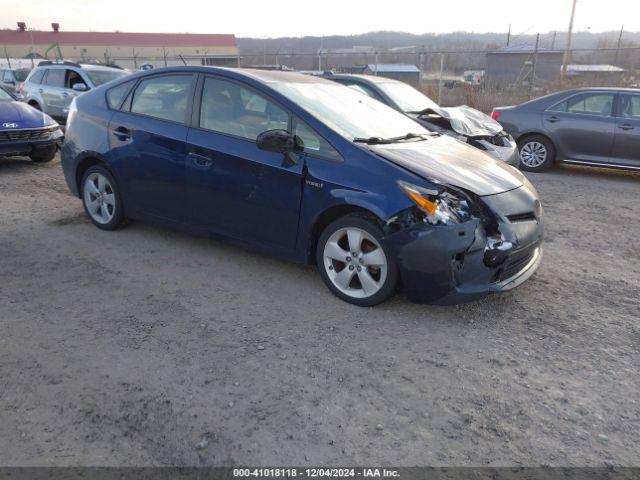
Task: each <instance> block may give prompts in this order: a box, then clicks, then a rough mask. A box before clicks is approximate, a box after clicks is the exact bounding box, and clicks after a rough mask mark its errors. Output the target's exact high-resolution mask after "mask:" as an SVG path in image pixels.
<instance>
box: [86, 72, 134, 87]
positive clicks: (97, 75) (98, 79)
mask: <svg viewBox="0 0 640 480" xmlns="http://www.w3.org/2000/svg"><path fill="white" fill-rule="evenodd" d="M84 72H85V73H86V74H87V75H88V76H89V78H90V79H91V81H92V82H93V84H94V85H95V86H96V87H99V86H100V85H102V84H103V83H107V82H110V81H111V80H115V79H116V78H120V77H124V76H125V75H128V73H127V72H125V71H124V70H85V71H84Z"/></svg>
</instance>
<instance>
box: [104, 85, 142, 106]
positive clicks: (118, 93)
mask: <svg viewBox="0 0 640 480" xmlns="http://www.w3.org/2000/svg"><path fill="white" fill-rule="evenodd" d="M134 83H135V80H130V81H128V82H125V83H122V84H120V85H118V86H116V87H113V88H110V89H109V90H108V91H107V105H108V106H109V108H110V109H112V110H120V107H121V106H122V102H123V101H124V99H125V97H126V96H127V94H128V93H129V91H130V90H131V87H133V84H134Z"/></svg>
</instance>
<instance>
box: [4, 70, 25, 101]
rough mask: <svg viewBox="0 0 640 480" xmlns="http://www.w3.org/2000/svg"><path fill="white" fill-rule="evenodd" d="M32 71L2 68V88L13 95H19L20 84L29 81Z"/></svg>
mask: <svg viewBox="0 0 640 480" xmlns="http://www.w3.org/2000/svg"><path fill="white" fill-rule="evenodd" d="M30 71H31V70H30V69H29V68H0V79H2V86H3V87H4V88H5V90H9V91H10V92H11V93H12V94H14V95H16V94H18V93H19V90H18V89H19V87H20V84H21V83H22V82H24V81H25V80H26V79H27V76H28V75H29V72H30Z"/></svg>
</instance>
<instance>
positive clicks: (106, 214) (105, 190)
mask: <svg viewBox="0 0 640 480" xmlns="http://www.w3.org/2000/svg"><path fill="white" fill-rule="evenodd" d="M83 191H84V203H85V205H86V206H87V211H88V212H89V215H91V218H92V219H93V220H94V221H95V222H97V223H99V224H101V225H105V224H107V223H109V222H110V221H111V220H112V219H113V215H114V214H115V211H116V196H115V193H114V191H113V186H112V185H111V183H110V182H109V179H108V178H107V177H105V176H104V175H102V174H101V173H98V172H94V173H92V174H90V175H89V176H88V177H87V178H86V180H85V182H84V189H83Z"/></svg>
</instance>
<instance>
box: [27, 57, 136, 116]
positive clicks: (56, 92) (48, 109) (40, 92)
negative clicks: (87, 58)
mask: <svg viewBox="0 0 640 480" xmlns="http://www.w3.org/2000/svg"><path fill="white" fill-rule="evenodd" d="M125 75H128V72H127V71H125V70H122V69H120V68H115V67H108V66H104V65H90V64H79V63H74V62H62V61H42V62H40V63H39V64H38V66H37V67H36V68H34V69H33V70H32V71H31V73H30V74H29V76H28V77H27V79H26V81H25V82H24V83H23V84H22V86H21V93H22V94H23V95H24V101H25V102H26V103H28V104H29V105H31V106H32V107H33V108H36V109H37V110H42V111H43V112H45V113H47V114H49V115H50V116H52V117H53V118H55V119H57V120H59V121H61V122H64V121H65V120H66V118H67V114H68V113H69V105H71V101H72V100H73V99H74V98H75V97H77V96H78V95H80V94H82V93H84V92H86V91H88V90H91V89H92V88H95V87H97V86H100V85H102V84H104V83H108V82H110V81H112V80H115V79H118V78H121V77H123V76H125Z"/></svg>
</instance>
